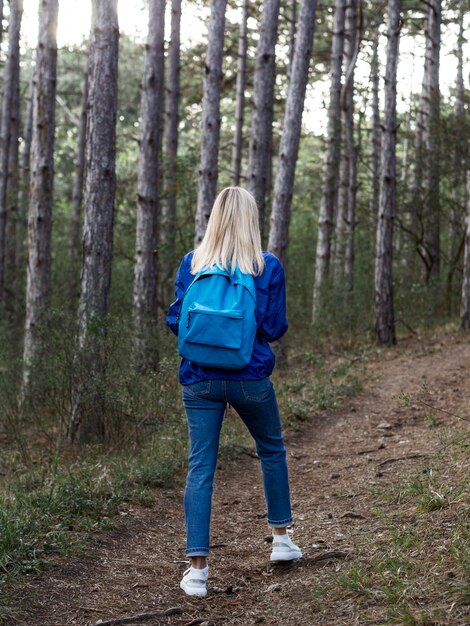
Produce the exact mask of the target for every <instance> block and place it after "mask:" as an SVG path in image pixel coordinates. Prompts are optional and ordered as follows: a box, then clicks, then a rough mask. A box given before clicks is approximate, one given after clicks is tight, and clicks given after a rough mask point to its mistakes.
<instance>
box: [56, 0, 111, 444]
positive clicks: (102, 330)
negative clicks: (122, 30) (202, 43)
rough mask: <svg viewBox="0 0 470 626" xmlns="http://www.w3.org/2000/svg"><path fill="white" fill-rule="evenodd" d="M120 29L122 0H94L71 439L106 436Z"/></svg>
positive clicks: (96, 439) (101, 437) (84, 439)
mask: <svg viewBox="0 0 470 626" xmlns="http://www.w3.org/2000/svg"><path fill="white" fill-rule="evenodd" d="M118 48H119V28H118V18H117V0H93V2H92V34H91V41H90V49H89V55H90V60H89V83H88V89H89V92H88V119H87V131H86V150H85V162H86V168H85V172H86V174H85V193H84V209H85V210H84V224H83V266H82V275H81V290H80V304H79V311H78V322H79V329H78V352H77V359H76V365H75V368H74V376H75V378H74V381H73V390H72V415H71V420H70V427H69V434H68V438H69V443H70V444H71V445H75V444H77V445H78V444H83V443H86V442H89V441H103V439H104V436H105V422H104V417H105V389H106V378H105V373H106V347H105V346H106V343H105V342H106V316H107V313H108V295H109V289H110V285H111V263H112V257H113V220H114V196H115V190H116V173H115V162H116V110H117V78H118Z"/></svg>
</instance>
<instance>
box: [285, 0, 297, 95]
mask: <svg viewBox="0 0 470 626" xmlns="http://www.w3.org/2000/svg"><path fill="white" fill-rule="evenodd" d="M296 33H297V0H290V17H289V68H288V70H287V82H288V83H289V82H290V77H291V72H292V61H293V60H294V50H295V36H296Z"/></svg>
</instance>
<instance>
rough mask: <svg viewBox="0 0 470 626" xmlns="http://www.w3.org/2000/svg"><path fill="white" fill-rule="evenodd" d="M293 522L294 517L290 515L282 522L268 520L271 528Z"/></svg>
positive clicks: (281, 526) (282, 526)
mask: <svg viewBox="0 0 470 626" xmlns="http://www.w3.org/2000/svg"><path fill="white" fill-rule="evenodd" d="M290 524H292V517H289V518H288V519H286V520H282V521H280V522H271V521H269V520H268V526H270V527H271V528H284V526H289V525H290Z"/></svg>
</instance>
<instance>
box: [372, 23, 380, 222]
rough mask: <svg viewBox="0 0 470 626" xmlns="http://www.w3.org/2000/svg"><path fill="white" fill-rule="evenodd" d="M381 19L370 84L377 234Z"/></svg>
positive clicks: (375, 31) (374, 36)
mask: <svg viewBox="0 0 470 626" xmlns="http://www.w3.org/2000/svg"><path fill="white" fill-rule="evenodd" d="M380 23H381V18H380V17H379V16H375V17H374V19H373V21H372V25H371V30H372V58H371V61H370V84H371V92H372V103H371V107H372V133H371V135H372V140H371V142H370V147H371V151H370V156H371V160H370V163H371V164H370V168H371V169H370V174H371V177H370V184H371V189H372V193H371V196H370V214H371V216H372V220H373V225H374V233H376V232H377V221H376V217H377V215H378V207H379V193H380V142H381V128H380V102H379V99H380V96H379V92H380V89H379V79H380V62H379V34H380V33H379V26H380Z"/></svg>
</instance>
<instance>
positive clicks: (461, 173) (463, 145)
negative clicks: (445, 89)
mask: <svg viewBox="0 0 470 626" xmlns="http://www.w3.org/2000/svg"><path fill="white" fill-rule="evenodd" d="M464 16H465V9H464V2H463V0H462V2H461V3H460V10H459V37H458V42H457V78H456V81H455V105H454V119H455V122H456V128H459V127H460V128H465V85H464V80H463V43H464V24H463V20H464ZM454 141H455V143H454V146H453V148H454V155H453V156H454V167H453V185H452V204H451V210H450V222H449V248H448V250H449V271H448V273H447V311H448V314H449V316H450V315H452V308H453V306H452V305H453V297H452V296H453V294H452V292H453V281H454V273H455V271H456V269H457V267H458V263H459V259H460V254H461V246H459V240H460V238H461V237H460V233H461V231H462V217H463V215H464V214H465V161H466V158H465V157H466V151H467V150H468V140H467V137H466V136H465V133H460V134H458V135H456V136H455V140H454Z"/></svg>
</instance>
